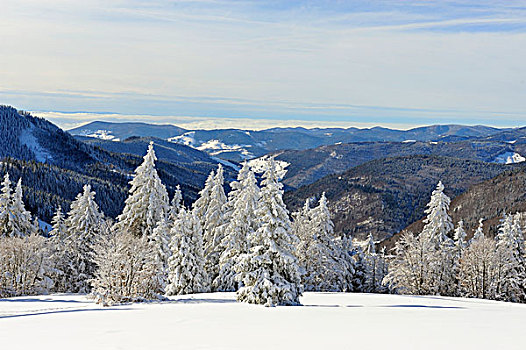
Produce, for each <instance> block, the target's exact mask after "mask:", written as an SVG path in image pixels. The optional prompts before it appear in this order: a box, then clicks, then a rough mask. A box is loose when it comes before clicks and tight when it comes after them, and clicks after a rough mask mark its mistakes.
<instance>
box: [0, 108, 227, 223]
mask: <svg viewBox="0 0 526 350" xmlns="http://www.w3.org/2000/svg"><path fill="white" fill-rule="evenodd" d="M0 121H1V123H0V162H2V166H1V167H0V174H1V175H4V174H5V173H6V172H7V171H9V173H10V174H11V176H12V177H13V179H15V180H18V178H19V176H20V175H21V176H22V183H23V186H24V187H25V191H24V199H25V200H26V203H27V205H28V207H29V208H31V211H32V212H33V213H34V214H36V215H37V216H38V217H39V218H40V219H42V220H44V221H46V222H49V221H50V220H51V216H52V213H53V212H54V210H55V209H56V206H57V205H58V204H60V205H62V207H63V208H64V209H67V208H69V203H70V202H71V200H72V199H74V197H75V195H76V194H77V193H78V192H79V191H80V190H81V189H82V186H83V185H84V184H86V183H89V184H91V185H92V186H93V188H95V189H96V190H97V194H98V196H100V197H101V198H100V205H101V208H102V209H103V210H104V212H105V213H106V214H107V215H109V216H112V217H114V216H115V215H116V214H117V213H118V212H120V210H121V209H122V207H123V205H124V198H125V196H126V192H127V190H128V188H129V184H128V182H129V181H130V179H131V176H132V173H133V169H135V168H136V167H137V166H138V165H139V164H140V163H141V161H142V155H143V154H144V153H145V151H146V148H147V144H148V142H149V140H148V141H145V140H142V139H138V140H137V139H135V140H133V139H132V140H131V141H129V142H128V143H122V145H121V148H116V149H113V150H112V151H108V150H106V149H104V148H103V147H100V146H101V145H100V144H99V145H97V144H89V143H84V142H81V141H79V140H77V139H75V138H74V137H73V136H71V135H70V134H69V133H67V132H64V131H62V130H61V129H60V128H58V127H57V126H55V125H54V124H52V123H50V122H48V121H47V120H45V119H42V118H36V117H33V116H31V115H30V114H29V113H26V112H20V111H17V110H16V109H14V108H12V107H8V106H0ZM90 140H91V139H90ZM100 142H102V141H100ZM157 142H158V144H155V145H154V148H155V149H156V150H159V151H160V153H161V155H163V158H165V159H164V160H160V161H159V162H158V170H159V175H160V177H161V178H162V180H163V182H164V183H165V184H166V187H167V190H168V192H169V193H170V195H172V194H173V193H174V190H175V187H176V186H177V185H180V186H181V189H182V192H183V197H184V200H185V201H186V202H187V203H191V202H192V201H193V200H195V198H196V197H197V194H198V192H199V190H200V188H201V187H202V186H203V184H204V182H205V179H206V177H207V176H208V174H209V173H210V171H211V170H212V169H213V168H215V167H216V166H217V161H215V160H213V159H211V158H210V157H208V155H206V154H205V153H203V152H200V151H198V150H195V149H192V148H190V147H186V146H183V145H173V148H168V147H167V145H166V143H167V142H166V141H162V140H159V141H157ZM113 146H119V143H115V145H113ZM119 152H123V153H119ZM226 174H227V175H226V177H227V179H231V178H233V177H234V176H235V175H234V171H233V170H232V169H227V172H226Z"/></svg>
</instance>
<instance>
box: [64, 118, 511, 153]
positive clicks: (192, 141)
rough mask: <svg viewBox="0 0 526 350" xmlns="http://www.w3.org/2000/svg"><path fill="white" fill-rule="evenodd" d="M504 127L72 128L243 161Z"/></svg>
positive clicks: (482, 133)
mask: <svg viewBox="0 0 526 350" xmlns="http://www.w3.org/2000/svg"><path fill="white" fill-rule="evenodd" d="M501 131H502V129H497V128H491V127H487V126H462V125H434V126H426V127H419V128H414V129H411V130H393V129H388V128H382V127H374V128H364V129H358V128H347V129H344V128H313V129H306V128H301V127H298V128H272V129H266V130H259V131H251V130H242V129H222V130H184V129H182V128H178V127H175V126H172V125H152V124H141V123H108V122H91V123H89V124H86V125H83V126H81V127H78V128H75V129H71V130H69V132H70V133H71V134H72V135H80V136H89V137H94V138H102V139H107V140H124V139H126V138H128V137H131V136H140V137H156V138H161V139H165V140H169V141H171V142H175V143H180V144H183V145H187V146H191V147H193V148H196V149H198V150H202V151H205V152H207V153H208V154H210V155H212V156H214V157H219V158H221V159H225V160H234V161H241V160H243V159H250V158H256V157H260V156H263V155H265V154H267V153H269V152H275V151H281V150H305V149H310V148H316V147H320V146H324V145H334V144H337V143H350V142H388V141H391V142H403V141H411V140H415V141H422V142H426V141H439V140H443V139H447V138H451V137H454V138H455V140H456V141H458V140H466V139H471V138H480V137H487V136H490V135H493V134H496V133H499V132H501Z"/></svg>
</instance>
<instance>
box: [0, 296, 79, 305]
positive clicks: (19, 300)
mask: <svg viewBox="0 0 526 350" xmlns="http://www.w3.org/2000/svg"><path fill="white" fill-rule="evenodd" d="M3 302H11V303H76V304H78V303H81V304H85V303H89V301H81V300H64V299H51V298H42V297H40V298H37V297H30V298H19V297H17V298H13V299H0V303H3Z"/></svg>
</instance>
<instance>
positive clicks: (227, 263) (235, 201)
mask: <svg viewBox="0 0 526 350" xmlns="http://www.w3.org/2000/svg"><path fill="white" fill-rule="evenodd" d="M230 187H231V188H232V191H230V193H229V194H228V203H227V208H228V209H227V216H226V218H225V221H226V224H225V227H224V237H223V239H222V240H221V247H220V250H221V251H222V253H221V256H220V258H219V274H218V276H217V277H216V278H215V279H214V281H213V288H214V290H219V291H236V290H237V289H238V281H236V278H235V276H236V271H235V265H236V264H237V261H238V259H239V256H240V255H242V254H245V253H247V252H248V248H249V245H248V237H249V236H250V235H253V234H254V232H255V231H256V230H257V229H258V228H259V218H258V217H257V216H256V212H257V210H258V201H259V198H260V189H259V187H258V185H257V180H256V177H255V175H254V172H253V171H252V170H251V169H250V166H249V165H248V163H247V162H245V163H243V167H242V168H241V170H240V171H239V174H238V176H237V181H234V182H232V183H231V184H230Z"/></svg>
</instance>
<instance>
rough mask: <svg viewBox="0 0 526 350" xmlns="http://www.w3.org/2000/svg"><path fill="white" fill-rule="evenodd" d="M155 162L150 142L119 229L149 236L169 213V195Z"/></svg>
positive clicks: (118, 220)
mask: <svg viewBox="0 0 526 350" xmlns="http://www.w3.org/2000/svg"><path fill="white" fill-rule="evenodd" d="M156 160H157V157H156V156H155V151H154V150H153V142H150V145H149V146H148V152H147V153H146V155H145V156H144V161H143V163H142V164H141V165H140V166H139V167H137V169H135V177H134V178H133V180H132V181H130V185H131V189H130V192H129V193H130V195H129V196H128V198H127V199H126V202H125V206H124V209H123V212H122V214H121V215H119V216H118V217H117V224H116V228H117V229H118V230H125V231H128V232H131V233H132V234H133V235H135V236H137V237H142V236H146V237H150V236H151V234H152V233H153V230H154V228H155V227H156V226H157V224H158V223H159V222H160V221H161V220H162V219H163V218H166V216H167V215H168V214H169V205H168V192H166V187H165V186H164V185H163V184H162V182H161V179H160V178H159V175H158V174H157V170H155V161H156Z"/></svg>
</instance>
